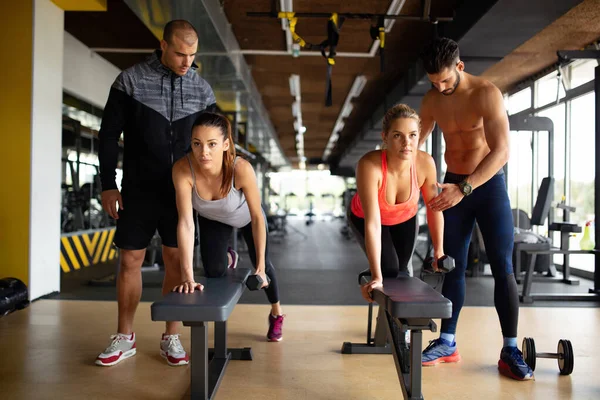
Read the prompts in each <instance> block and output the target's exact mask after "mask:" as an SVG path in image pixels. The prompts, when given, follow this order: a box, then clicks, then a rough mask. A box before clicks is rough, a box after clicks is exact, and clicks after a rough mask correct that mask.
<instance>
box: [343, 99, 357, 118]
mask: <svg viewBox="0 0 600 400" xmlns="http://www.w3.org/2000/svg"><path fill="white" fill-rule="evenodd" d="M353 108H354V106H353V105H352V103H347V104H345V105H344V108H342V112H341V113H340V115H341V116H342V118H348V117H349V116H350V114H352V109H353Z"/></svg>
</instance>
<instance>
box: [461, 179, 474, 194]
mask: <svg viewBox="0 0 600 400" xmlns="http://www.w3.org/2000/svg"><path fill="white" fill-rule="evenodd" d="M458 187H459V188H460V191H461V193H462V194H463V195H464V196H465V197H466V196H468V195H470V194H471V193H472V192H473V186H471V184H470V183H469V182H467V181H466V180H464V181H462V182H461V183H459V184H458Z"/></svg>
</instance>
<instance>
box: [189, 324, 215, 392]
mask: <svg viewBox="0 0 600 400" xmlns="http://www.w3.org/2000/svg"><path fill="white" fill-rule="evenodd" d="M191 336H192V351H191V359H192V362H191V380H192V388H191V389H192V399H210V397H209V396H210V395H212V391H211V390H209V379H208V373H209V371H208V326H206V323H204V322H198V323H195V324H193V325H191Z"/></svg>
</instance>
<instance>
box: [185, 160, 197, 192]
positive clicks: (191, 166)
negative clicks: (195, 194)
mask: <svg viewBox="0 0 600 400" xmlns="http://www.w3.org/2000/svg"><path fill="white" fill-rule="evenodd" d="M185 156H186V157H187V160H188V163H189V164H190V171H192V182H193V183H194V186H193V187H196V174H195V173H194V166H193V165H192V160H191V159H190V153H188V154H186V155H185Z"/></svg>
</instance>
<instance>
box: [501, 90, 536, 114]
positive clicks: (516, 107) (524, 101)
mask: <svg viewBox="0 0 600 400" xmlns="http://www.w3.org/2000/svg"><path fill="white" fill-rule="evenodd" d="M529 107H531V88H530V87H527V88H525V89H523V90H521V91H519V92H517V93H515V94H513V95H512V96H508V104H507V105H506V108H507V110H508V113H509V114H511V115H512V114H516V113H518V112H519V111H523V110H527V109H528V108H529Z"/></svg>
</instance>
